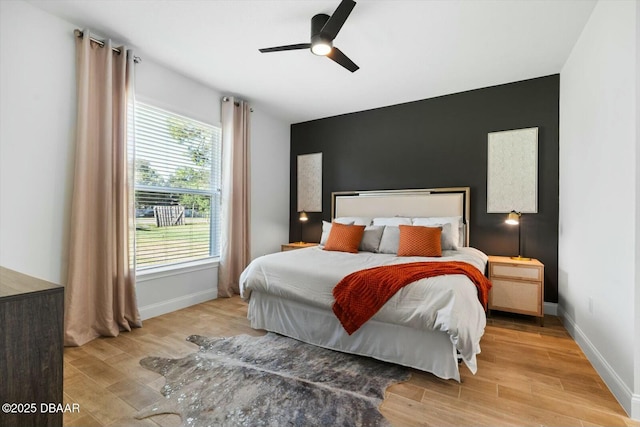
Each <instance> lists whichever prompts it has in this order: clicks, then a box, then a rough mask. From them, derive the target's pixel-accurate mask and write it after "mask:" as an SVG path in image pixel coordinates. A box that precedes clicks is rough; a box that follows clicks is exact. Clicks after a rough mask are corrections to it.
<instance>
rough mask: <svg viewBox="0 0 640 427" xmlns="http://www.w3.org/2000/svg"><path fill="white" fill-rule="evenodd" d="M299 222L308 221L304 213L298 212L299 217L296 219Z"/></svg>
mask: <svg viewBox="0 0 640 427" xmlns="http://www.w3.org/2000/svg"><path fill="white" fill-rule="evenodd" d="M298 219H299V220H300V221H302V222H305V221H308V220H309V217H308V216H307V213H306V212H305V211H302V212H300V217H299V218H298Z"/></svg>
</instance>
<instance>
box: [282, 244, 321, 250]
mask: <svg viewBox="0 0 640 427" xmlns="http://www.w3.org/2000/svg"><path fill="white" fill-rule="evenodd" d="M311 246H318V244H317V243H307V242H295V243H287V244H285V245H282V246H281V247H280V252H284V251H293V250H295V249H302V248H308V247H311Z"/></svg>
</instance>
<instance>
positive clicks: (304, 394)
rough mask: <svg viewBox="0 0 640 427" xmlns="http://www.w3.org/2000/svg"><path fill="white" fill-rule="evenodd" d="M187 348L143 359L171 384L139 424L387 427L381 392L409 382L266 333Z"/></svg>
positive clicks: (384, 366) (379, 366)
mask: <svg viewBox="0 0 640 427" xmlns="http://www.w3.org/2000/svg"><path fill="white" fill-rule="evenodd" d="M187 341H190V342H192V343H195V344H197V345H199V346H200V351H198V352H197V353H193V354H190V355H188V356H186V357H184V358H182V359H164V358H160V357H146V358H144V359H142V360H141V361H140V364H141V365H142V366H144V367H145V368H147V369H149V370H152V371H154V372H158V373H159V374H162V375H164V377H165V378H166V384H165V386H164V387H163V389H162V394H163V395H164V396H165V399H161V401H159V402H157V403H156V404H153V405H151V406H149V407H147V408H145V409H143V410H142V411H140V412H139V413H138V414H137V415H136V418H138V419H142V418H146V417H149V416H151V415H157V414H166V413H172V414H178V415H179V416H180V418H181V419H182V425H184V426H236V425H242V426H315V425H322V426H387V425H389V424H388V422H387V421H386V420H385V419H384V418H383V417H382V415H381V414H380V412H379V411H378V406H379V405H380V403H382V400H383V399H384V390H385V389H386V388H387V387H388V386H389V385H391V384H392V383H395V382H400V381H406V380H407V379H409V376H410V374H409V371H408V369H406V368H403V367H400V366H396V365H392V364H388V363H384V362H380V361H377V360H374V359H370V358H366V357H361V356H354V355H350V354H344V353H339V352H335V351H331V350H326V349H323V348H320V347H315V346H312V345H309V344H305V343H302V342H300V341H296V340H294V339H291V338H286V337H283V336H280V335H277V334H273V333H268V334H267V335H264V336H262V337H252V336H249V335H240V336H236V337H230V338H206V337H202V336H199V335H191V336H190V337H188V338H187Z"/></svg>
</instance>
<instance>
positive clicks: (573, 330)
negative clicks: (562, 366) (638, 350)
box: [558, 307, 640, 419]
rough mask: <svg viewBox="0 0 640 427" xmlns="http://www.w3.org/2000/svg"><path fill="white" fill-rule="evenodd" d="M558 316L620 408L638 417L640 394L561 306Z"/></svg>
mask: <svg viewBox="0 0 640 427" xmlns="http://www.w3.org/2000/svg"><path fill="white" fill-rule="evenodd" d="M558 312H559V316H560V317H561V318H562V319H563V324H564V327H565V329H566V330H567V332H569V334H570V335H571V336H572V337H573V339H574V340H575V342H576V343H577V344H578V346H579V347H580V348H581V349H582V351H583V352H584V354H585V356H587V359H589V362H591V364H592V365H593V367H594V369H595V370H596V372H597V373H598V375H600V377H601V378H602V380H603V381H604V383H605V384H606V385H607V387H609V390H611V393H613V396H614V397H615V398H616V399H617V400H618V403H620V405H621V406H622V409H624V410H625V412H626V413H627V414H628V415H629V417H630V418H634V417H635V419H638V416H640V411H639V410H640V396H638V395H634V394H633V393H632V391H631V389H629V387H627V385H626V384H625V383H624V382H623V381H622V379H621V378H620V376H618V374H617V373H616V371H614V370H613V368H612V367H611V365H609V363H608V362H607V360H606V359H605V358H604V357H603V356H602V354H600V352H599V351H598V349H597V348H596V347H595V346H594V345H593V344H592V343H591V341H590V340H589V338H588V337H587V336H586V335H585V334H584V332H582V330H581V329H580V327H579V326H578V325H576V322H575V321H574V320H573V319H572V318H571V317H570V316H569V315H568V314H567V312H565V311H564V310H563V309H562V307H559V308H558Z"/></svg>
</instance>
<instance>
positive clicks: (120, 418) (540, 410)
mask: <svg viewBox="0 0 640 427" xmlns="http://www.w3.org/2000/svg"><path fill="white" fill-rule="evenodd" d="M246 312H247V310H246V304H245V303H244V302H243V301H242V300H240V298H238V297H234V298H230V299H218V300H214V301H209V302H206V303H203V304H199V305H196V306H193V307H189V308H187V309H184V310H180V311H176V312H173V313H169V314H166V315H164V316H160V317H156V318H153V319H149V320H147V321H145V322H144V326H143V328H141V329H136V330H134V331H132V332H130V333H123V334H121V335H120V336H119V337H117V338H100V339H96V340H94V341H92V342H90V343H89V344H86V345H84V346H82V347H76V348H66V349H65V353H64V400H65V403H77V404H79V405H80V413H76V414H65V417H64V425H66V426H116V425H118V426H158V425H160V426H178V425H180V419H179V417H178V416H176V415H160V416H155V417H151V418H148V419H145V420H136V419H134V418H133V416H134V414H135V413H136V412H137V411H138V410H139V409H142V408H144V407H146V406H147V405H150V404H152V403H153V402H155V401H156V400H159V399H160V398H161V395H160V393H159V390H160V388H161V387H162V385H164V377H162V376H160V375H158V374H155V373H153V372H150V371H147V370H146V369H144V368H142V367H141V366H140V365H139V364H138V362H139V360H140V359H141V358H143V357H145V356H150V355H154V356H164V357H183V356H185V355H186V354H188V353H192V352H194V351H196V350H197V347H196V346H194V345H193V344H191V343H188V342H186V341H185V338H186V337H187V336H188V335H191V334H199V335H205V336H231V335H237V334H250V335H261V334H263V333H264V332H263V331H256V330H253V329H251V328H250V327H249V323H248V321H247V319H246ZM481 347H482V354H480V355H479V361H478V365H479V368H478V373H477V375H472V374H471V373H470V372H469V371H468V369H467V368H466V367H465V366H462V367H461V373H462V383H458V382H456V381H453V380H449V381H445V380H441V379H439V378H436V377H435V376H433V375H430V374H426V373H423V372H419V371H412V377H411V379H410V380H409V381H408V382H406V383H402V384H397V385H393V386H391V387H389V388H388V389H387V393H386V398H385V400H384V402H383V404H382V406H381V412H382V413H383V415H384V416H385V417H387V419H388V420H389V421H391V423H392V424H393V425H397V426H405V425H406V426H409V425H411V426H415V425H434V426H444V425H454V426H461V425H472V426H480V425H487V426H511V425H512V426H529V425H531V426H533V425H536V426H540V425H551V426H596V425H599V426H633V427H640V422H636V421H633V420H631V419H629V418H628V417H627V416H626V415H625V412H624V411H623V409H622V408H621V407H620V405H619V404H618V403H617V402H616V400H615V399H614V397H613V395H612V394H611V393H610V392H609V390H608V389H607V387H606V385H605V384H604V383H603V382H602V380H601V379H600V377H599V376H598V375H597V374H596V372H595V370H594V369H593V368H592V367H591V365H590V364H589V362H588V360H587V359H586V358H585V356H584V354H583V353H582V351H581V350H580V348H579V347H578V346H577V345H576V343H575V342H574V341H573V340H572V339H571V338H570V336H569V335H568V334H567V332H566V330H565V329H564V328H563V326H562V324H561V323H560V321H559V319H558V318H556V317H553V316H546V318H545V326H544V327H543V328H541V327H539V326H537V324H536V322H535V320H533V319H532V318H526V317H516V316H507V315H499V314H495V313H494V314H493V315H492V317H491V318H489V319H488V326H487V329H486V332H485V335H484V337H483V338H482V342H481Z"/></svg>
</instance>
